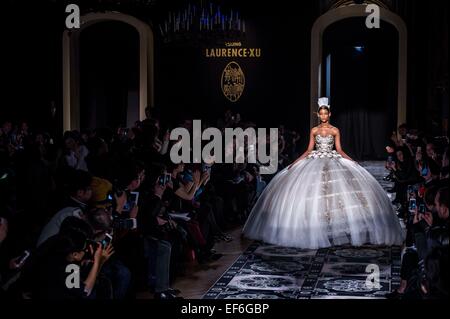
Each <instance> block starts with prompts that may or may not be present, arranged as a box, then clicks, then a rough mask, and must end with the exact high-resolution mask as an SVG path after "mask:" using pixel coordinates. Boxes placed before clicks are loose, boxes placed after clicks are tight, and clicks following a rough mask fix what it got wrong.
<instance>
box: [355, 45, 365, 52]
mask: <svg viewBox="0 0 450 319" xmlns="http://www.w3.org/2000/svg"><path fill="white" fill-rule="evenodd" d="M353 49H355V51H356V52H358V53H363V52H364V46H354V47H353Z"/></svg>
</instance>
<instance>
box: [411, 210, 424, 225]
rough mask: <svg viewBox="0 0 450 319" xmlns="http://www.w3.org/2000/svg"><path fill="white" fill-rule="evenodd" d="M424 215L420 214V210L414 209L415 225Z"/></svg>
mask: <svg viewBox="0 0 450 319" xmlns="http://www.w3.org/2000/svg"><path fill="white" fill-rule="evenodd" d="M422 217H423V215H422V214H419V210H418V208H417V206H416V208H414V218H413V224H417V223H419V222H420V221H421V220H422V219H423V218H422Z"/></svg>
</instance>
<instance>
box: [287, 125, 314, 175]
mask: <svg viewBox="0 0 450 319" xmlns="http://www.w3.org/2000/svg"><path fill="white" fill-rule="evenodd" d="M314 131H315V128H312V129H311V132H310V133H309V144H308V149H307V150H306V151H305V152H304V153H303V154H302V155H301V156H300V157H299V158H297V159H296V160H295V161H294V162H293V163H292V164H291V165H289V167H288V169H291V167H292V166H294V165H295V163H297V162H298V161H301V160H302V159H304V158H305V157H306V156H308V154H309V153H311V151H312V150H313V149H314Z"/></svg>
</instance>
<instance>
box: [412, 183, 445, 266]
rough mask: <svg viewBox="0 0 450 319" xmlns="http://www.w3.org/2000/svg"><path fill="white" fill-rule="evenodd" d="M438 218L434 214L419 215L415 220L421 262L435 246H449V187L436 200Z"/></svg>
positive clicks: (440, 191)
mask: <svg viewBox="0 0 450 319" xmlns="http://www.w3.org/2000/svg"><path fill="white" fill-rule="evenodd" d="M434 204H435V208H436V211H437V216H436V215H433V214H432V212H426V213H425V214H417V213H416V215H415V216H416V218H415V219H414V234H415V242H416V247H417V252H418V254H419V257H420V259H421V260H423V259H424V258H425V256H426V255H428V254H429V253H430V252H431V250H432V248H433V247H435V246H448V239H449V238H448V236H449V218H448V217H449V209H448V206H449V201H448V187H444V188H440V189H439V190H438V191H437V194H436V196H435V199H434Z"/></svg>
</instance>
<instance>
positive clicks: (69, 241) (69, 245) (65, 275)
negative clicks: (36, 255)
mask: <svg viewBox="0 0 450 319" xmlns="http://www.w3.org/2000/svg"><path fill="white" fill-rule="evenodd" d="M86 253H91V254H92V256H93V257H92V260H86V259H85V257H86ZM113 253H114V250H113V248H112V245H107V246H105V247H103V246H102V245H97V246H96V247H94V246H92V245H88V243H87V238H86V236H85V234H83V233H82V232H79V231H72V232H71V233H70V234H64V235H57V236H56V237H55V239H54V241H53V245H52V247H51V248H50V249H49V251H48V255H47V256H46V258H43V259H42V260H40V263H38V264H37V265H36V269H35V271H36V273H35V274H36V277H35V282H34V285H33V292H32V295H33V298H35V299H50V300H61V299H62V300H65V299H84V298H89V297H90V298H95V292H94V288H95V285H96V281H97V276H98V274H99V272H100V270H101V269H102V267H103V265H104V264H105V262H106V261H107V260H108V259H109V258H110V257H111V255H112V254H113ZM84 262H89V264H90V265H89V270H88V271H87V274H86V275H84V274H83V272H82V271H81V270H80V269H81V267H82V264H83V263H84ZM68 269H70V270H71V272H70V271H69V272H68ZM77 270H78V274H80V276H81V278H76V275H77V272H76V271H77ZM69 276H73V277H72V278H69ZM68 282H70V283H72V284H73V285H71V286H70V287H69V286H68V285H67V283H68Z"/></svg>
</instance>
